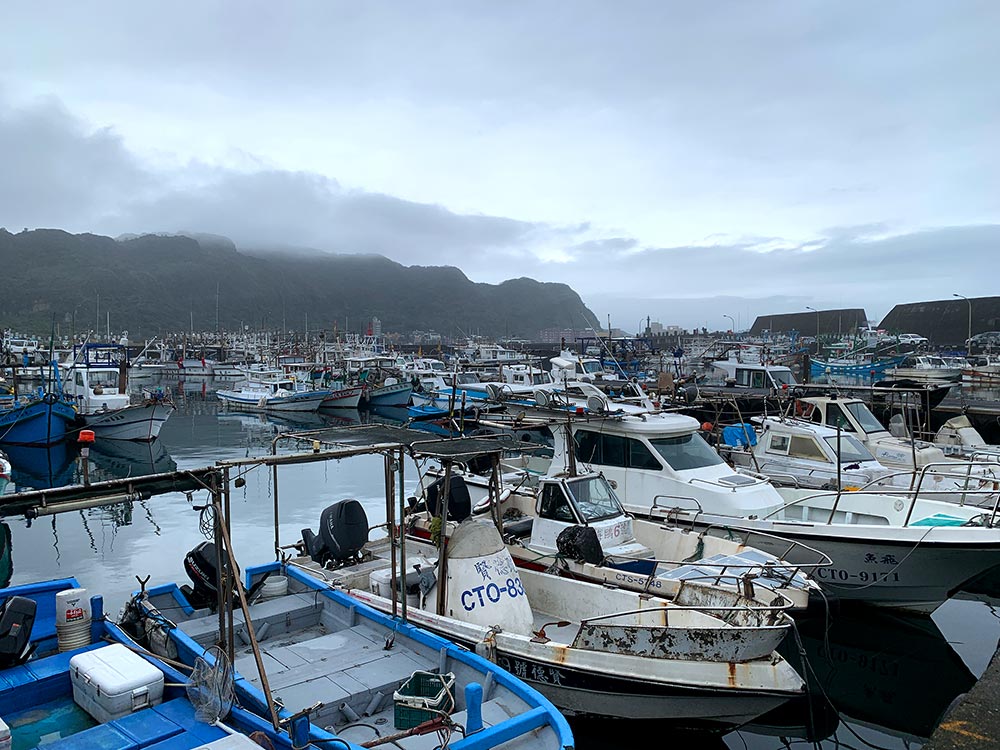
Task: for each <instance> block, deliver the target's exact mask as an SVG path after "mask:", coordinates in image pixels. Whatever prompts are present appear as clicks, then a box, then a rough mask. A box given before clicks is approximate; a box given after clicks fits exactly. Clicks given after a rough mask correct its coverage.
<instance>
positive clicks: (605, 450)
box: [601, 435, 628, 467]
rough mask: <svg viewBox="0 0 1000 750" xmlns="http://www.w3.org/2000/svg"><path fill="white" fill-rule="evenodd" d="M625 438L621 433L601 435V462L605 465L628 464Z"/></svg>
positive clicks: (622, 465)
mask: <svg viewBox="0 0 1000 750" xmlns="http://www.w3.org/2000/svg"><path fill="white" fill-rule="evenodd" d="M625 457H626V447H625V438H623V437H622V436H621V435H601V459H602V460H601V463H602V464H604V465H605V466H620V467H625V466H628V463H627V461H626V460H625Z"/></svg>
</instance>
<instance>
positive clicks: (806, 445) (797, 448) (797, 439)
mask: <svg viewBox="0 0 1000 750" xmlns="http://www.w3.org/2000/svg"><path fill="white" fill-rule="evenodd" d="M788 455H789V456H794V457H795V458H807V459H809V460H810V461H825V462H827V463H830V459H829V458H827V457H826V454H825V453H823V449H822V448H821V447H820V445H819V443H817V442H816V440H815V439H813V438H812V437H810V436H809V435H792V436H791V437H790V439H789V441H788Z"/></svg>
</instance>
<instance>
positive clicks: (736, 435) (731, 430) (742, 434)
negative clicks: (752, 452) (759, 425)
mask: <svg viewBox="0 0 1000 750" xmlns="http://www.w3.org/2000/svg"><path fill="white" fill-rule="evenodd" d="M747 439H749V440H750V445H757V433H756V432H754V429H753V425H752V424H746V423H743V424H731V425H729V426H728V427H723V428H722V442H723V443H724V444H725V445H731V446H733V447H734V448H741V447H743V446H745V445H746V444H747Z"/></svg>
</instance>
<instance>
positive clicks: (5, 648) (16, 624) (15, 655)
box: [0, 596, 37, 669]
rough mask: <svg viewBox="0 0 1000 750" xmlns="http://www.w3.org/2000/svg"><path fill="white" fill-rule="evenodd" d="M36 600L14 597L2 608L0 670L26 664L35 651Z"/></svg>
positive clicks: (0, 611) (0, 619)
mask: <svg viewBox="0 0 1000 750" xmlns="http://www.w3.org/2000/svg"><path fill="white" fill-rule="evenodd" d="M36 609H37V605H36V604H35V600H34V599H28V598H27V597H24V596H12V597H10V598H9V599H7V601H5V602H4V603H3V607H2V608H0V669H7V668H8V667H16V666H17V665H18V664H24V662H26V661H28V659H29V658H30V657H31V654H32V652H33V651H34V650H35V646H34V644H32V643H31V628H32V627H33V626H34V624H35V610H36Z"/></svg>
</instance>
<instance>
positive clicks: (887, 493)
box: [761, 489, 1000, 528]
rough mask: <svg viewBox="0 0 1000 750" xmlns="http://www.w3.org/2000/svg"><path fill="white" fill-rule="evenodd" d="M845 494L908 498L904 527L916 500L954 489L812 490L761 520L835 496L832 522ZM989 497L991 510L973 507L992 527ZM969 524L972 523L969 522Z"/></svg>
mask: <svg viewBox="0 0 1000 750" xmlns="http://www.w3.org/2000/svg"><path fill="white" fill-rule="evenodd" d="M977 492H979V493H982V491H981V490H969V491H968V494H973V493H977ZM845 494H846V495H848V496H850V497H858V496H860V495H870V496H873V497H895V498H899V499H901V500H902V499H908V500H909V508H907V511H906V518H905V520H904V521H903V527H904V528H905V527H908V526H909V525H910V520H911V518H912V517H913V511H914V509H915V508H916V505H917V502H918V501H919V500H921V499H934V498H935V497H939V496H946V497H950V496H952V495H954V494H955V493H954V490H923V491H922V492H921V493H920V495H919V496H918V495H917V494H916V493H914V491H913V490H908V489H902V490H887V489H879V490H878V491H868V490H827V491H823V492H814V493H812V494H810V495H805V496H803V497H800V498H798V499H796V500H793V501H791V502H789V503H785V504H784V505H782V506H781V507H779V508H775V509H774V510H773V511H771V512H770V513H768V514H767V515H765V516H762V517H761V520H764V521H766V520H769V519H770V518H771V517H772V516H775V515H777V514H778V513H782V512H784V511H785V510H786V509H788V508H790V507H792V506H795V505H800V504H803V503H806V502H808V501H810V500H816V499H819V498H827V497H833V498H835V500H834V502H833V505H832V506H831V508H830V514H829V516H828V517H827V520H826V523H827V524H832V523H833V519H834V518H835V517H836V513H837V510H838V508H839V505H840V499H841V498H842V497H843V496H844V495H845ZM982 494H984V496H986V495H987V493H982ZM989 495H993V493H989ZM991 499H992V500H993V508H992V510H990V509H989V508H987V507H982V506H974V507H979V508H981V509H982V511H983V513H982V514H981V515H980V516H977V518H978V519H980V520H981V521H982V525H984V526H987V527H989V528H993V527H995V526H997V525H1000V524H998V521H1000V517H998V512H1000V494H996V495H995V496H993V497H991ZM953 505H956V507H959V506H958V504H957V503H953ZM899 510H902V508H899ZM971 520H972V519H970V522H971ZM969 525H972V524H971V523H970V524H969Z"/></svg>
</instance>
